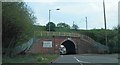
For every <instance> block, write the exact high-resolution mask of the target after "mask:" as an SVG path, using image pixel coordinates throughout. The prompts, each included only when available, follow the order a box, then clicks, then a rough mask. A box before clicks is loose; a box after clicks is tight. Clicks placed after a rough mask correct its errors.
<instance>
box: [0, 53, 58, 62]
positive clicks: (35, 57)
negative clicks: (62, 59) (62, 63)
mask: <svg viewBox="0 0 120 65" xmlns="http://www.w3.org/2000/svg"><path fill="white" fill-rule="evenodd" d="M57 57H58V55H56V54H29V55H18V56H14V57H5V56H3V58H2V62H3V63H49V62H51V61H53V60H55V59H56V58H57Z"/></svg>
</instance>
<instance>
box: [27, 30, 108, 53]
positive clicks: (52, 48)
mask: <svg viewBox="0 0 120 65" xmlns="http://www.w3.org/2000/svg"><path fill="white" fill-rule="evenodd" d="M35 33H39V35H38V36H40V38H39V37H38V39H37V40H36V42H35V43H34V44H32V47H31V48H30V50H29V52H30V53H55V54H59V52H60V50H59V47H60V45H64V46H65V47H66V50H67V52H68V53H77V54H80V53H103V52H105V51H106V50H99V49H98V48H97V47H96V46H95V45H96V42H95V41H94V40H93V39H91V38H90V37H88V36H85V35H81V34H78V33H60V32H35Z"/></svg>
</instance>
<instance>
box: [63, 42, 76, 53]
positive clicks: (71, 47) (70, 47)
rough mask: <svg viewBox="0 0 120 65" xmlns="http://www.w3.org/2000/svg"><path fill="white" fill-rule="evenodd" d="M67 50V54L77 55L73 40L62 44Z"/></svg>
mask: <svg viewBox="0 0 120 65" xmlns="http://www.w3.org/2000/svg"><path fill="white" fill-rule="evenodd" d="M61 45H63V46H64V47H65V48H66V54H75V53H76V49H75V43H74V42H73V41H71V40H66V41H64V42H62V44H61Z"/></svg>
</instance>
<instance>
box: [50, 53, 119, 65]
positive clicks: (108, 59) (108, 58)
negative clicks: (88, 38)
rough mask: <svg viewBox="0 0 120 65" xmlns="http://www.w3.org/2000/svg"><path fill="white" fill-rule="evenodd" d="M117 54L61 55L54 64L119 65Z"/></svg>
mask: <svg viewBox="0 0 120 65" xmlns="http://www.w3.org/2000/svg"><path fill="white" fill-rule="evenodd" d="M118 62H119V61H118V55H117V54H112V55H110V54H81V55H60V56H59V57H58V58H57V59H56V60H55V61H53V62H52V63H53V64H57V65H58V64H60V65H63V64H65V65H66V64H68V65H70V64H71V65H119V64H118Z"/></svg>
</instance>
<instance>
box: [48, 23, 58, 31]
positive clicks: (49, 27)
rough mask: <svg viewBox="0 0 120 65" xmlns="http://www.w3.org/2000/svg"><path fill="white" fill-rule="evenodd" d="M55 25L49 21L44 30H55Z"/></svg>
mask: <svg viewBox="0 0 120 65" xmlns="http://www.w3.org/2000/svg"><path fill="white" fill-rule="evenodd" d="M55 27H56V26H55V24H54V23H53V22H49V23H47V24H46V30H47V31H49V30H50V31H55Z"/></svg>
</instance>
